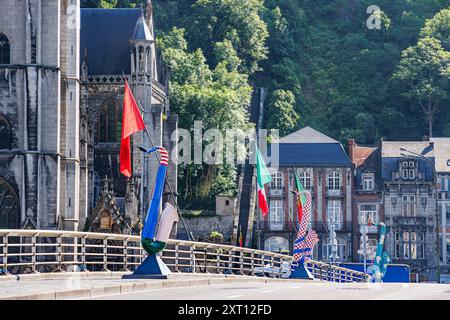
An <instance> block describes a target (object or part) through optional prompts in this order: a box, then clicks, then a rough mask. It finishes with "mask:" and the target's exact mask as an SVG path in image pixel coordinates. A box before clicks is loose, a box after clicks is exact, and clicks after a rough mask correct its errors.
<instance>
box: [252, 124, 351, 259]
mask: <svg viewBox="0 0 450 320" xmlns="http://www.w3.org/2000/svg"><path fill="white" fill-rule="evenodd" d="M275 143H277V144H278V148H279V154H280V157H279V167H278V168H277V169H275V168H269V170H270V171H271V174H272V179H273V181H272V183H271V184H270V185H268V186H266V188H267V189H266V194H267V196H268V203H269V214H268V215H267V216H266V217H265V218H263V217H262V216H261V213H259V214H258V225H257V230H256V236H257V243H258V247H259V248H264V249H266V250H270V251H289V252H292V243H293V241H294V239H295V237H296V233H295V230H294V228H293V223H294V224H297V221H296V204H295V199H294V198H295V197H294V195H293V194H292V191H293V190H294V189H295V187H294V172H297V173H298V175H299V176H300V179H301V181H302V184H303V186H304V188H305V189H306V190H309V191H310V192H311V194H312V200H313V213H312V221H311V222H312V228H313V229H314V230H315V231H316V232H317V233H318V235H319V238H320V242H319V244H318V246H317V248H315V250H314V256H315V257H316V258H317V259H320V260H324V261H327V260H328V259H329V256H330V254H331V244H330V239H329V233H328V230H329V228H330V222H331V220H332V219H331V217H332V215H334V218H335V221H336V234H337V240H338V256H339V260H343V261H348V260H351V258H352V227H353V225H352V224H353V222H352V185H353V175H352V163H351V161H350V159H349V157H348V156H347V154H346V153H345V151H344V148H343V147H342V145H341V144H340V143H339V142H338V141H336V140H334V139H332V138H330V137H328V136H326V135H324V134H322V133H320V132H318V131H316V130H314V129H312V128H310V127H305V128H303V129H301V130H299V131H297V132H294V133H292V134H290V135H288V136H286V137H283V138H281V139H279V140H278V141H277V142H275Z"/></svg>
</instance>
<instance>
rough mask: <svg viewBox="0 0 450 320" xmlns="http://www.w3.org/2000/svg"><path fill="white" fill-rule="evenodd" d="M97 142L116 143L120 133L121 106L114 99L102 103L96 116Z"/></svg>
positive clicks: (118, 140)
mask: <svg viewBox="0 0 450 320" xmlns="http://www.w3.org/2000/svg"><path fill="white" fill-rule="evenodd" d="M97 133H98V134H97V143H118V142H120V138H121V135H122V106H121V105H120V104H119V103H118V102H117V101H116V100H114V99H110V100H108V101H106V102H104V103H103V104H102V106H101V107H100V113H99V117H98V131H97Z"/></svg>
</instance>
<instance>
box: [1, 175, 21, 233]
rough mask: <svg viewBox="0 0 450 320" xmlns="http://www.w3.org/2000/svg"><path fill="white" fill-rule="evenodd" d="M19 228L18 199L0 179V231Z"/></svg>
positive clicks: (13, 191) (11, 189)
mask: <svg viewBox="0 0 450 320" xmlns="http://www.w3.org/2000/svg"><path fill="white" fill-rule="evenodd" d="M19 228H20V207H19V197H18V195H17V193H16V191H15V190H14V189H13V188H12V187H11V186H10V185H9V184H8V183H7V182H6V181H5V180H3V179H2V178H0V229H19Z"/></svg>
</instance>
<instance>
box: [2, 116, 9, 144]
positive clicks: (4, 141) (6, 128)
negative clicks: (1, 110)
mask: <svg viewBox="0 0 450 320" xmlns="http://www.w3.org/2000/svg"><path fill="white" fill-rule="evenodd" d="M0 149H11V127H10V126H9V123H8V121H7V120H6V119H5V118H4V117H2V116H1V115H0Z"/></svg>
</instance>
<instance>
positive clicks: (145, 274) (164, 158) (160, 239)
mask: <svg viewBox="0 0 450 320" xmlns="http://www.w3.org/2000/svg"><path fill="white" fill-rule="evenodd" d="M140 150H141V151H144V152H146V153H148V154H153V153H155V152H159V154H160V162H159V168H158V172H157V174H156V179H155V184H154V188H153V194H152V198H151V202H150V207H149V209H148V212H147V218H146V220H145V224H144V228H143V230H142V236H141V243H142V247H143V248H144V250H145V251H146V252H147V253H148V257H147V258H146V259H145V260H144V261H143V262H142V264H141V265H140V266H139V267H138V268H137V269H136V271H135V272H134V273H133V275H131V276H124V278H165V277H166V276H167V274H168V273H170V271H169V269H168V268H167V266H166V265H165V264H164V262H162V260H161V259H160V258H159V257H158V256H157V254H158V253H159V252H161V251H162V250H164V248H165V247H166V245H167V241H168V239H169V235H170V231H171V230H172V226H173V224H174V223H175V222H178V213H177V210H176V209H175V207H174V206H172V205H171V204H170V203H169V202H167V203H165V204H164V210H163V212H162V214H161V216H159V212H160V207H161V200H162V194H163V189H164V182H165V178H166V173H167V167H168V165H169V153H168V152H167V150H166V149H165V148H163V147H154V148H151V149H149V150H146V149H145V148H140Z"/></svg>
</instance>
